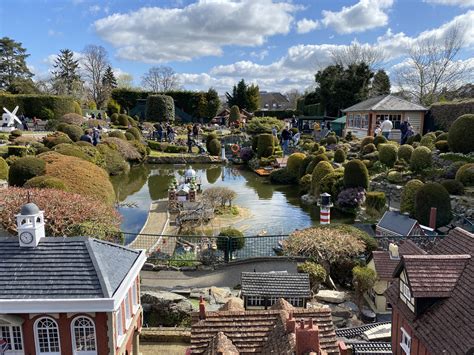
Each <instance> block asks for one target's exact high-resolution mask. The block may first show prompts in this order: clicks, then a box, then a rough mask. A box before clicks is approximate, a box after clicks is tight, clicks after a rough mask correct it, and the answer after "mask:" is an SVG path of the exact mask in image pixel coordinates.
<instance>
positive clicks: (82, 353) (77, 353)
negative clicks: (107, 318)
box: [71, 316, 97, 355]
mask: <svg viewBox="0 0 474 355" xmlns="http://www.w3.org/2000/svg"><path fill="white" fill-rule="evenodd" d="M82 318H84V319H87V320H88V321H89V322H91V325H92V329H93V331H94V349H95V350H77V340H78V339H76V331H75V330H76V325H75V323H76V322H77V321H78V320H79V319H82ZM71 339H72V353H73V354H74V355H97V332H96V328H95V323H94V320H92V319H91V318H89V317H86V316H78V317H76V318H74V319H73V320H72V322H71Z"/></svg>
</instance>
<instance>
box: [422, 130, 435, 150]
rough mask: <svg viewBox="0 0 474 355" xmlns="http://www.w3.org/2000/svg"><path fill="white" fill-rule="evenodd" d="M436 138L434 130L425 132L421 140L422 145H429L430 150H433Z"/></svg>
mask: <svg viewBox="0 0 474 355" xmlns="http://www.w3.org/2000/svg"><path fill="white" fill-rule="evenodd" d="M435 140H436V134H434V133H433V132H430V133H427V134H425V135H424V136H423V137H422V138H421V141H420V145H421V146H423V147H427V148H429V149H430V150H433V149H434V148H435V144H434V143H435Z"/></svg>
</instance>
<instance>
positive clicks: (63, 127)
mask: <svg viewBox="0 0 474 355" xmlns="http://www.w3.org/2000/svg"><path fill="white" fill-rule="evenodd" d="M58 131H60V132H63V133H66V134H67V136H68V137H69V138H70V139H71V140H72V141H73V142H77V141H79V139H81V136H82V135H83V134H84V130H83V129H82V128H81V127H79V126H76V125H73V124H68V123H60V124H59V125H58Z"/></svg>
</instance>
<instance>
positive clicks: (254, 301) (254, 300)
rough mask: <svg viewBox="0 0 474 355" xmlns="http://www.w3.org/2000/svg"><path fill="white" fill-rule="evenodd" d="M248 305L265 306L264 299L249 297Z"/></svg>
mask: <svg viewBox="0 0 474 355" xmlns="http://www.w3.org/2000/svg"><path fill="white" fill-rule="evenodd" d="M247 305H248V306H250V307H261V306H263V298H262V297H260V296H248V300H247Z"/></svg>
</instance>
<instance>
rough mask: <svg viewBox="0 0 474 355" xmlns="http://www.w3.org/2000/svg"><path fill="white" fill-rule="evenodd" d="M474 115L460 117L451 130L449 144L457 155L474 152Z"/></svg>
mask: <svg viewBox="0 0 474 355" xmlns="http://www.w3.org/2000/svg"><path fill="white" fill-rule="evenodd" d="M473 137H474V114H467V115H462V116H460V117H458V118H457V119H456V120H455V121H454V122H453V124H452V125H451V127H450V128H449V134H448V143H449V147H450V148H451V150H452V151H453V152H455V153H464V154H467V153H470V152H474V139H473Z"/></svg>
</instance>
